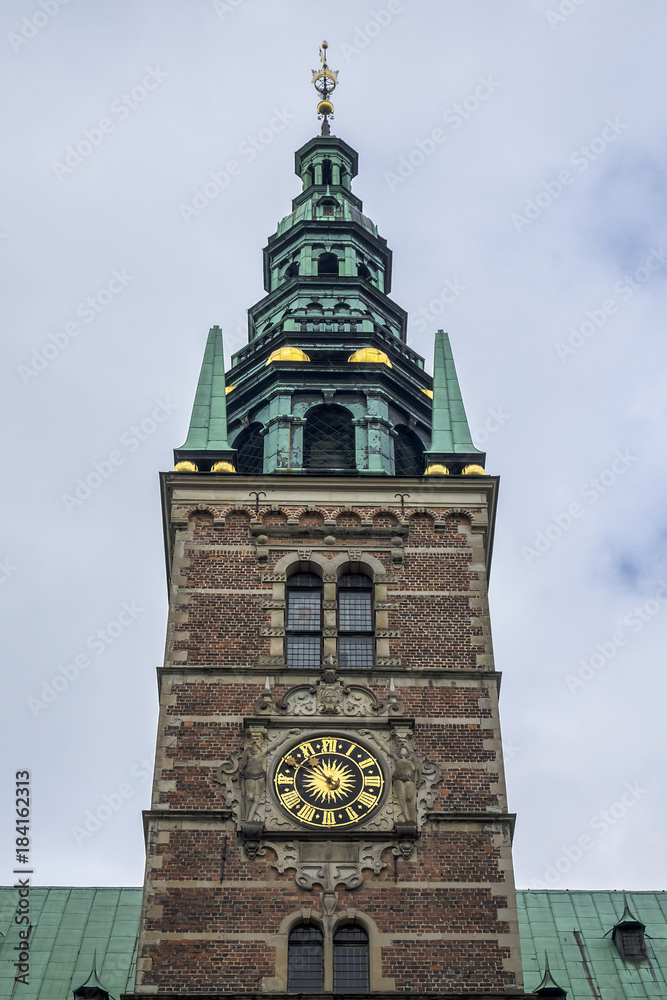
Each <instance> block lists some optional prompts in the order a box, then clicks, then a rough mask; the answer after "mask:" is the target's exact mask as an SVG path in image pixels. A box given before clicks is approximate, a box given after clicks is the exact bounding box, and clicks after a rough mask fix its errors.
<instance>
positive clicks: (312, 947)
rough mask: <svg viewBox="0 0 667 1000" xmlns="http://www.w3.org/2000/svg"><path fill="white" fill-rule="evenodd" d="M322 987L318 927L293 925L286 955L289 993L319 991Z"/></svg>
mask: <svg viewBox="0 0 667 1000" xmlns="http://www.w3.org/2000/svg"><path fill="white" fill-rule="evenodd" d="M323 987H324V943H323V940H322V932H321V931H320V929H319V927H313V926H302V927H295V928H294V930H292V931H291V932H290V936H289V945H288V956H287V990H288V992H289V993H321V992H322V989H323Z"/></svg>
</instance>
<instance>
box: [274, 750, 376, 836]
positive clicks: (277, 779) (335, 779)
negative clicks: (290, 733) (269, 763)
mask: <svg viewBox="0 0 667 1000" xmlns="http://www.w3.org/2000/svg"><path fill="white" fill-rule="evenodd" d="M273 786H274V788H275V791H276V795H277V796H278V801H279V802H280V804H281V806H282V807H283V809H285V810H286V812H288V813H289V815H290V816H291V817H292V819H295V820H297V821H298V822H299V823H305V824H306V825H307V826H311V827H319V828H321V829H331V828H336V829H338V828H341V827H346V826H351V825H352V824H354V823H361V822H363V821H364V820H366V819H368V818H369V817H370V816H371V815H372V814H373V813H374V812H376V811H377V809H378V807H379V805H380V802H381V799H382V793H383V791H384V774H383V771H382V768H381V766H380V763H379V761H378V760H377V758H376V757H375V756H374V755H373V754H372V753H369V751H368V750H367V749H366V748H365V747H363V746H361V744H359V743H356V742H355V741H354V740H349V739H347V738H346V737H344V736H315V737H311V738H310V739H308V740H304V741H303V742H302V743H297V745H296V746H295V747H292V749H291V750H287V751H286V752H285V753H284V754H283V755H282V757H281V758H280V760H279V761H278V763H277V765H276V768H275V771H274V774H273Z"/></svg>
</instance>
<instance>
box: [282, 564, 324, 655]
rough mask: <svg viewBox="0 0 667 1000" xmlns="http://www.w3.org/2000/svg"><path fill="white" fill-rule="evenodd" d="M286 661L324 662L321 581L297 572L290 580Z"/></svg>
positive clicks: (307, 574) (312, 575)
mask: <svg viewBox="0 0 667 1000" xmlns="http://www.w3.org/2000/svg"><path fill="white" fill-rule="evenodd" d="M286 632H287V642H286V651H285V656H286V663H287V665H288V667H319V666H320V664H321V662H322V581H321V580H320V578H319V576H315V574H314V573H295V574H294V575H293V576H291V577H290V578H289V580H288V581H287V615H286Z"/></svg>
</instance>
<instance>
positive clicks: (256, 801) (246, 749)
mask: <svg viewBox="0 0 667 1000" xmlns="http://www.w3.org/2000/svg"><path fill="white" fill-rule="evenodd" d="M215 780H216V781H218V782H219V783H220V784H221V785H222V786H223V788H224V795H225V799H226V801H227V806H228V807H229V808H230V809H231V810H232V813H233V815H234V817H235V818H236V820H237V823H240V824H241V826H242V827H244V826H245V825H246V824H251V825H255V824H258V825H259V827H260V829H261V827H262V824H263V822H264V812H265V805H266V729H265V728H264V727H263V726H250V727H249V728H248V730H247V732H246V738H245V740H244V743H243V746H242V747H241V749H240V751H238V752H237V753H233V754H232V755H231V757H230V759H229V760H228V761H225V763H224V764H221V765H220V767H219V768H218V772H217V774H216V779H215Z"/></svg>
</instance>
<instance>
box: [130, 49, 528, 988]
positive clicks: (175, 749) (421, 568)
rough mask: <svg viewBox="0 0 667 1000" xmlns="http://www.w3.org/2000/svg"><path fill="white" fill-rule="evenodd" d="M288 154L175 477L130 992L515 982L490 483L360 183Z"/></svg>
mask: <svg viewBox="0 0 667 1000" xmlns="http://www.w3.org/2000/svg"><path fill="white" fill-rule="evenodd" d="M321 59H322V66H321V68H320V69H319V70H318V71H317V72H315V71H314V74H313V75H314V82H315V84H316V86H317V88H318V90H319V92H320V98H321V100H320V102H319V105H318V111H319V114H320V117H321V118H322V132H321V135H319V136H317V137H316V138H314V139H311V140H310V141H309V142H307V143H306V144H305V145H304V146H302V147H301V149H299V150H298V151H297V153H296V172H297V175H298V176H299V177H300V179H301V183H302V190H301V193H300V194H299V195H298V196H297V197H296V198H295V199H294V202H293V205H292V212H291V213H290V214H289V215H288V216H286V218H285V219H283V220H282V221H281V222H280V224H279V226H278V229H277V232H276V233H275V234H274V236H272V237H271V238H270V239H269V241H268V244H267V247H266V248H265V250H264V283H265V289H266V293H267V294H266V296H265V297H264V298H263V299H261V300H260V302H258V303H257V304H256V305H255V306H253V307H252V309H251V310H250V312H249V331H248V344H247V346H246V347H244V348H243V349H242V350H240V351H239V352H238V353H237V354H236V355H235V356H234V358H233V362H232V367H231V371H230V372H229V373H225V370H224V359H223V345H222V334H221V331H220V330H219V328H217V327H214V328H213V329H212V330H211V331H210V333H209V337H208V342H207V345H206V350H205V355H204V362H203V365H202V370H201V375H200V379H199V384H198V387H197V392H196V397H195V405H194V408H193V415H192V420H191V424H190V430H189V433H188V436H187V439H186V441H185V443H184V445H183V446H182V447H181V448H178V449H176V451H175V458H176V466H175V471H174V472H173V473H166V474H163V476H162V498H163V516H164V527H165V541H166V548H167V572H168V577H169V587H170V610H169V623H168V635H167V646H166V654H165V662H164V666H163V667H162V668H160V670H159V688H160V715H159V722H158V727H159V728H158V741H157V757H156V772H155V780H154V786H153V798H152V804H151V809H150V811H149V812H148V813H147V814H146V836H147V863H146V880H145V885H144V899H143V907H142V916H141V927H140V937H139V952H138V960H137V980H136V987H135V993H134V994H133V995H134V996H136V997H139V996H145V995H147V994H156V995H158V996H168V997H174V998H175V997H181V998H186V997H196V996H201V995H211V996H222V995H229V994H248V993H265V994H270V995H272V994H275V995H282V994H284V993H287V992H289V993H318V992H319V993H321V992H326V993H332V992H336V993H356V994H367V993H379V994H383V995H389V994H394V993H414V992H418V993H424V994H433V995H434V996H435V995H437V996H439V997H442V998H446V997H450V998H453V997H458V996H461V995H463V994H465V995H466V996H467V997H476V996H479V997H486V998H489V997H507V996H520V995H523V990H522V974H521V964H520V951H519V937H518V924H517V910H516V897H515V892H514V883H513V874H512V859H511V833H512V823H513V817H512V815H511V814H509V813H508V811H507V802H506V793H505V783H504V774H503V766H502V749H501V742H500V730H499V719H498V686H499V675H498V674H497V673H496V672H495V669H494V665H493V654H492V647H491V637H490V631H489V619H488V608H487V579H488V569H489V561H490V555H491V547H492V537H493V525H494V518H495V509H496V496H497V486H498V483H497V479H496V478H494V477H491V476H487V475H485V473H484V467H483V466H484V455H483V454H482V453H481V452H479V451H478V450H477V449H475V447H474V444H473V442H472V440H471V438H470V433H469V429H468V424H467V420H466V416H465V411H464V408H463V403H462V400H461V394H460V391H459V386H458V381H457V377H456V372H455V368H454V362H453V358H452V354H451V349H450V345H449V341H448V338H447V336H446V334H444V333H443V332H442V331H438V332H437V334H436V338H435V354H434V374H433V378H432V379H431V378H430V377H429V376H428V375H427V374H426V372H425V370H424V362H423V359H422V358H421V357H419V355H417V354H416V353H415V352H414V351H413V350H411V348H410V347H409V346H408V345H407V329H406V327H407V322H406V313H405V312H404V310H403V309H401V308H400V306H398V305H397V304H396V303H394V302H393V301H392V300H391V299H390V298H389V292H390V291H391V268H392V255H391V251H390V250H389V248H388V247H387V244H386V241H385V240H384V239H383V238H382V237H381V236H380V235H379V234H378V231H377V228H376V227H375V225H374V224H373V223H372V222H371V220H370V219H369V218H368V217H367V216H365V215H364V214H363V212H362V204H361V202H360V201H359V199H358V198H357V197H356V196H355V195H354V194H353V193H352V180H353V178H354V177H355V175H356V173H357V153H356V152H355V151H354V150H353V149H352V148H351V147H350V146H348V145H347V143H345V142H344V141H343V140H341V139H339V138H337V137H335V136H332V135H331V134H330V126H329V120H330V118H331V116H332V113H333V104H332V103H331V100H330V96H331V92H332V90H333V88H334V86H335V84H336V73H335V72H333V71H332V70H330V69H329V67H328V65H327V63H326V43H324V45H323V49H322V51H321Z"/></svg>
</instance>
